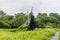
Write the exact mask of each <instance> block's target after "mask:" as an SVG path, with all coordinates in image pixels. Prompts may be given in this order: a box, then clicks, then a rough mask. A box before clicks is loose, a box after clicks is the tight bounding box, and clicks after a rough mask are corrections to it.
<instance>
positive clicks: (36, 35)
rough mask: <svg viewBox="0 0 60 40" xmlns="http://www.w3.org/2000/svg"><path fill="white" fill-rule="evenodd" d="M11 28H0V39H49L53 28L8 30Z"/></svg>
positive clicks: (53, 32) (53, 30)
mask: <svg viewBox="0 0 60 40" xmlns="http://www.w3.org/2000/svg"><path fill="white" fill-rule="evenodd" d="M10 30H11V29H0V40H50V38H51V37H52V36H53V35H54V34H55V33H56V30H55V29H35V30H33V31H16V32H10Z"/></svg>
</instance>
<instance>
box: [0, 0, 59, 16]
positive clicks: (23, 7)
mask: <svg viewBox="0 0 60 40" xmlns="http://www.w3.org/2000/svg"><path fill="white" fill-rule="evenodd" d="M32 7H33V12H34V15H37V13H38V12H41V13H43V12H46V13H50V12H56V13H60V0H0V10H3V11H4V12H6V13H7V14H9V15H14V14H15V13H18V12H25V13H26V12H27V11H28V12H30V10H31V8H32Z"/></svg>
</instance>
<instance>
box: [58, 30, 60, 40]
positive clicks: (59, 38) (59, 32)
mask: <svg viewBox="0 0 60 40" xmlns="http://www.w3.org/2000/svg"><path fill="white" fill-rule="evenodd" d="M58 40H60V31H59V39H58Z"/></svg>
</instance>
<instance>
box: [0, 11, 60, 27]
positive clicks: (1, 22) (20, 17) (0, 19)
mask: <svg viewBox="0 0 60 40" xmlns="http://www.w3.org/2000/svg"><path fill="white" fill-rule="evenodd" d="M27 19H28V15H27V14H26V13H23V12H21V13H17V14H15V16H11V15H7V14H6V13H5V12H4V11H2V10H1V11H0V28H20V27H21V25H23V24H25V22H26V20H27ZM34 21H35V26H36V28H60V15H59V14H58V13H50V14H49V16H48V15H47V13H38V15H37V16H36V17H34Z"/></svg>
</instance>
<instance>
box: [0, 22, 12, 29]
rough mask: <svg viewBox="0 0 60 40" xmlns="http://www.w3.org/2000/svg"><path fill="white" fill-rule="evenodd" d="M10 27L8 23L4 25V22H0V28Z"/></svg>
mask: <svg viewBox="0 0 60 40" xmlns="http://www.w3.org/2000/svg"><path fill="white" fill-rule="evenodd" d="M10 27H11V26H10V25H9V24H8V23H5V22H4V21H0V28H10Z"/></svg>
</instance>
